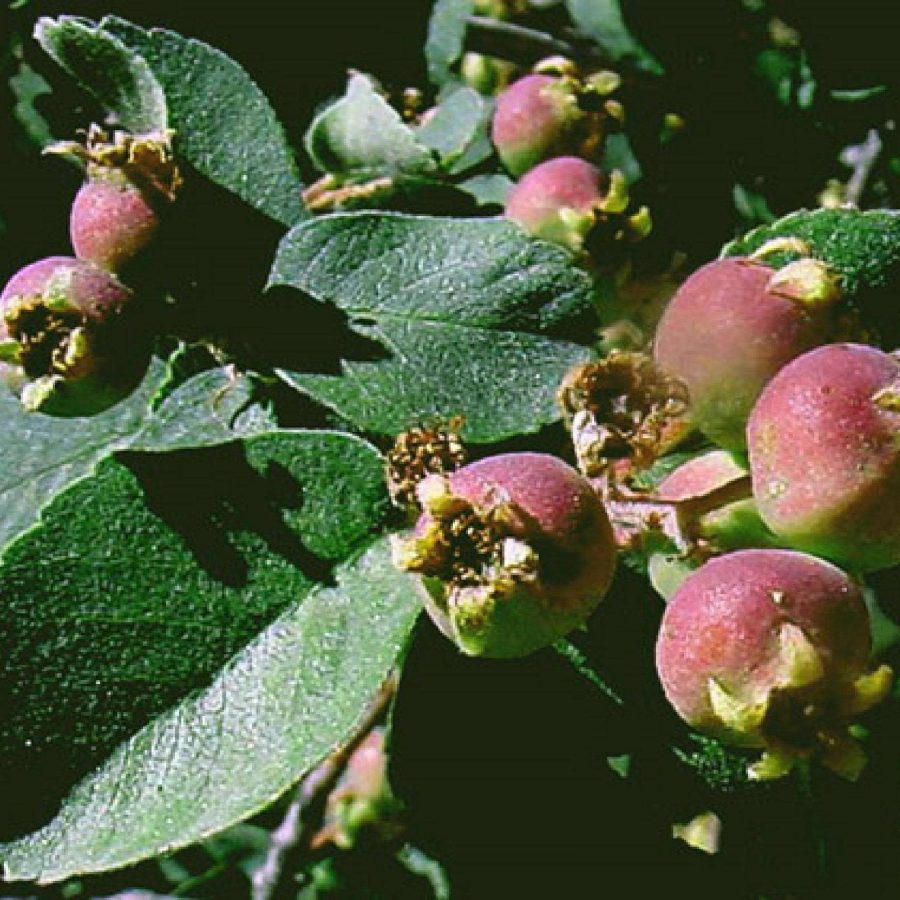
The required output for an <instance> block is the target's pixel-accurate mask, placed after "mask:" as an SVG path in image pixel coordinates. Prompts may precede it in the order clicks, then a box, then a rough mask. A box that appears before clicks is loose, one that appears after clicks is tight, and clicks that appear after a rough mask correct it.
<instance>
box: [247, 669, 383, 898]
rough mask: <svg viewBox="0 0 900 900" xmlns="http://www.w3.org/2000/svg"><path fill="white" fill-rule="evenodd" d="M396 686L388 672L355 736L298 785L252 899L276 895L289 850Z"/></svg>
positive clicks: (315, 816) (301, 838)
mask: <svg viewBox="0 0 900 900" xmlns="http://www.w3.org/2000/svg"><path fill="white" fill-rule="evenodd" d="M397 685H398V678H397V676H396V675H391V676H390V677H389V678H388V679H387V680H386V681H385V683H384V684H383V685H382V686H381V690H380V691H379V692H378V695H377V696H376V697H375V699H374V700H373V701H372V703H371V704H370V706H369V708H368V710H367V711H366V713H365V715H364V717H363V719H362V721H360V723H359V725H358V726H357V729H356V731H355V733H354V736H353V737H352V738H351V739H350V740H349V741H348V742H347V743H346V744H344V745H343V746H341V747H338V748H337V749H336V750H334V751H333V752H332V753H331V754H329V755H328V756H327V757H325V759H324V760H322V762H321V763H319V765H318V766H316V768H315V769H313V770H312V771H311V772H310V773H309V775H307V776H306V777H305V778H304V779H303V780H302V781H301V782H300V784H299V785H298V786H297V788H296V789H295V791H294V797H293V799H292V800H291V802H290V804H289V806H288V808H287V810H286V811H285V814H284V818H283V819H282V820H281V824H279V826H278V827H277V828H276V829H275V830H274V831H273V832H272V835H271V838H270V843H269V849H268V852H267V853H266V859H265V862H264V863H263V864H262V865H261V866H260V867H259V868H258V869H257V870H256V871H255V872H254V873H253V879H252V890H251V896H252V898H253V900H272V898H273V897H275V896H276V891H277V889H278V886H279V882H280V880H281V876H282V873H283V871H284V869H285V863H286V861H287V860H288V858H289V856H290V855H291V853H292V851H294V850H295V849H297V848H300V847H303V846H304V844H305V842H306V839H307V832H308V831H309V830H310V827H309V826H311V825H312V824H314V823H315V822H317V821H318V818H319V815H320V813H321V810H320V801H322V800H324V797H325V796H326V795H327V794H328V793H329V791H330V790H331V788H332V787H334V785H335V783H336V782H337V780H338V778H340V775H341V773H342V772H343V770H344V767H345V766H346V764H347V760H349V759H350V757H351V756H352V755H353V751H354V750H356V748H357V747H358V746H359V745H360V743H361V742H362V740H363V739H364V738H365V736H366V735H367V734H368V733H369V732H370V731H371V730H372V728H373V727H374V726H375V725H376V724H377V722H378V721H379V720H380V719H381V717H382V716H383V715H384V712H385V710H386V709H387V707H388V705H389V704H390V702H391V700H392V699H393V697H394V695H395V694H396V692H397ZM317 811H318V812H317ZM294 893H296V891H294Z"/></svg>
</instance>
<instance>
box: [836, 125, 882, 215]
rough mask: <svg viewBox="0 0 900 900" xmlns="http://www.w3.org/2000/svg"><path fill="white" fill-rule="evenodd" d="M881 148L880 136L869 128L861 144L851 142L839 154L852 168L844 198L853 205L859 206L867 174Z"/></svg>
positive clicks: (867, 178)
mask: <svg viewBox="0 0 900 900" xmlns="http://www.w3.org/2000/svg"><path fill="white" fill-rule="evenodd" d="M881 150H882V143H881V137H880V135H879V134H878V131H877V130H876V129H875V128H870V129H869V133H868V134H867V135H866V139H865V140H864V141H863V142H862V143H861V144H853V145H852V146H850V147H846V148H845V149H844V152H843V153H842V154H841V162H842V163H844V165H846V166H850V167H851V168H852V169H853V174H852V175H851V176H850V179H849V180H848V181H847V189H846V194H845V196H846V200H847V202H848V203H852V204H853V205H854V206H859V201H860V200H861V199H862V195H863V194H864V193H865V190H866V185H867V183H868V181H869V176H870V175H871V174H872V169H873V168H874V167H875V163H876V162H877V161H878V157H879V155H880V153H881Z"/></svg>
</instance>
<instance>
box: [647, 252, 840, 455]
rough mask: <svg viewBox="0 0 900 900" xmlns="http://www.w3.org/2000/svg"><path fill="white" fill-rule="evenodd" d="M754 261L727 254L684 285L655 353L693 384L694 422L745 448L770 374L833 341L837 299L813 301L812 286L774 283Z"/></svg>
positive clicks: (719, 440)
mask: <svg viewBox="0 0 900 900" xmlns="http://www.w3.org/2000/svg"><path fill="white" fill-rule="evenodd" d="M776 274H777V273H776V272H775V271H774V270H773V269H771V268H770V267H769V266H766V265H763V264H762V263H759V262H755V261H753V260H750V259H742V258H733V259H720V260H715V261H714V262H711V263H708V264H707V265H705V266H703V267H702V268H701V269H699V270H697V271H696V272H695V273H694V274H693V275H691V277H690V278H688V279H687V281H685V282H684V284H683V285H682V286H681V287H680V288H679V290H678V291H677V293H676V294H675V296H674V297H673V298H672V300H671V302H670V303H669V305H668V306H667V308H666V310H665V312H664V313H663V316H662V319H661V320H660V322H659V325H658V327H657V330H656V339H655V343H654V357H655V359H656V362H657V363H658V364H659V366H660V367H661V368H662V369H663V370H664V371H665V372H667V373H668V374H669V375H672V376H674V377H675V378H679V379H681V380H682V381H683V382H684V383H685V384H686V385H687V389H688V394H689V395H690V401H691V411H690V416H691V419H692V421H693V423H694V424H695V425H696V427H697V428H699V429H700V430H701V431H702V432H703V433H704V434H705V435H706V436H707V437H709V438H710V439H711V440H712V441H713V442H715V443H716V444H718V445H719V446H721V447H724V448H726V449H728V450H741V449H743V448H744V446H745V441H746V438H745V428H746V422H747V417H748V415H749V414H750V410H751V409H752V408H753V404H754V403H755V402H756V399H757V397H758V396H759V394H760V391H762V389H763V387H764V386H765V385H766V383H767V382H768V381H769V379H770V378H771V377H772V376H773V375H774V374H775V373H776V372H777V371H778V370H779V369H780V368H781V367H782V366H784V365H785V364H786V363H788V362H789V361H790V360H792V359H793V358H794V357H796V356H798V355H800V354H801V353H803V352H804V351H806V350H809V349H811V348H812V347H815V346H817V345H818V344H821V343H824V342H825V341H826V340H828V336H829V324H830V316H829V315H828V308H829V304H827V303H821V302H805V301H804V299H803V298H802V297H800V296H797V295H798V294H802V293H803V292H804V290H805V288H806V285H805V284H801V285H798V284H797V283H796V281H791V282H790V283H786V284H785V286H784V288H782V287H780V286H778V283H777V281H776V282H775V283H774V284H773V277H774V276H776Z"/></svg>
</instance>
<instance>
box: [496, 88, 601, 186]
mask: <svg viewBox="0 0 900 900" xmlns="http://www.w3.org/2000/svg"><path fill="white" fill-rule="evenodd" d="M584 116H585V114H584V113H583V112H582V111H581V109H579V106H578V97H577V93H576V91H575V89H574V88H573V86H572V84H571V82H570V80H568V79H565V78H555V77H553V76H551V75H526V76H525V77H524V78H520V79H519V80H518V81H516V82H514V83H513V84H511V85H510V86H509V87H508V88H506V89H505V90H504V91H503V92H502V93H501V94H500V95H499V96H498V97H497V101H496V106H495V111H494V119H493V122H492V125H491V138H492V140H493V142H494V145H495V146H496V148H497V154H498V155H499V157H500V159H501V161H502V162H503V164H504V165H505V166H506V168H507V169H508V170H509V171H510V172H511V173H512V174H513V175H522V174H524V173H525V172H527V171H528V170H529V169H531V168H533V167H534V166H536V165H537V164H538V163H539V162H542V161H543V160H546V159H550V158H551V157H554V156H558V155H560V154H561V153H565V152H566V150H569V151H571V150H572V149H574V147H573V146H571V145H573V144H575V143H577V141H576V140H575V132H576V130H577V127H578V125H579V123H580V122H581V120H582V119H583V118H584Z"/></svg>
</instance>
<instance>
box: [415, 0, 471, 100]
mask: <svg viewBox="0 0 900 900" xmlns="http://www.w3.org/2000/svg"><path fill="white" fill-rule="evenodd" d="M474 11H475V0H437V2H436V3H435V5H434V11H433V12H432V13H431V19H430V21H429V23H428V39H427V40H426V42H425V61H426V62H427V64H428V77H429V78H430V79H431V83H432V84H435V85H437V86H438V87H441V86H442V85H444V84H446V83H447V82H448V81H450V80H451V79H452V77H453V74H452V70H451V67H452V66H453V64H454V63H455V62H456V61H457V60H458V59H459V58H460V57H461V56H462V54H463V47H464V44H465V38H466V17H467V16H470V15H472V13H473V12H474Z"/></svg>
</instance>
